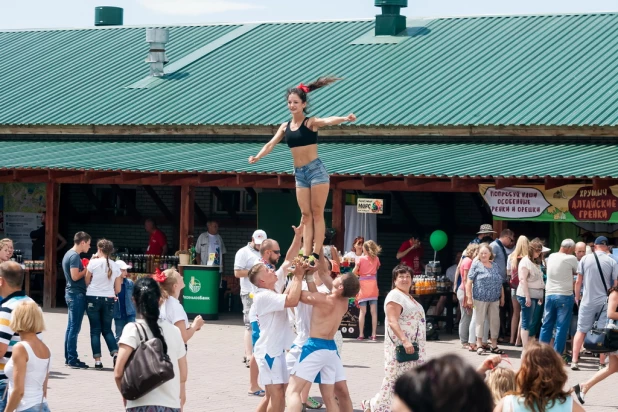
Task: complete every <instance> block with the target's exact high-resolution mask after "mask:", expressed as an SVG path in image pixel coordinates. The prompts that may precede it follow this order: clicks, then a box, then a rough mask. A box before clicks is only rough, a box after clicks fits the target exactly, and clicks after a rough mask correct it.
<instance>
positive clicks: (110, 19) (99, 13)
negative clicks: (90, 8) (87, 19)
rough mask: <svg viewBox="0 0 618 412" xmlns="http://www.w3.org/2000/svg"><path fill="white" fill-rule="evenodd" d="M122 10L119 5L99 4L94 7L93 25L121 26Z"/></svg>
mask: <svg viewBox="0 0 618 412" xmlns="http://www.w3.org/2000/svg"><path fill="white" fill-rule="evenodd" d="M122 20H123V10H122V8H121V7H109V6H100V7H95V8H94V25H95V26H122Z"/></svg>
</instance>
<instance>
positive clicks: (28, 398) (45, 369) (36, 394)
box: [4, 342, 51, 412]
mask: <svg viewBox="0 0 618 412" xmlns="http://www.w3.org/2000/svg"><path fill="white" fill-rule="evenodd" d="M17 345H22V346H23V347H24V348H25V349H26V351H27V352H28V363H27V364H26V380H25V382H24V397H23V398H22V399H21V402H19V405H18V406H17V409H16V411H17V412H19V411H24V410H26V409H29V408H32V407H33V406H36V405H39V404H40V403H42V402H45V399H44V398H43V384H44V383H45V379H46V378H47V374H48V373H49V365H50V363H51V358H47V359H41V358H39V357H37V356H36V355H35V354H34V351H33V350H32V348H31V347H30V344H29V343H28V342H18V343H17V344H15V346H17ZM14 352H15V351H14V350H13V353H14ZM13 368H14V366H13V358H11V359H9V361H8V362H7V363H6V365H5V367H4V373H5V374H6V376H7V378H8V379H9V390H8V393H7V398H6V399H7V401H8V398H9V396H11V392H13V385H14V383H13Z"/></svg>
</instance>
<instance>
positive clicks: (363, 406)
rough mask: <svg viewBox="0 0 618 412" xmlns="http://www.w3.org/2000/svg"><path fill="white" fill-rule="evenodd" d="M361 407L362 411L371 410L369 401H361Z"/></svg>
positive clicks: (367, 411) (369, 411)
mask: <svg viewBox="0 0 618 412" xmlns="http://www.w3.org/2000/svg"><path fill="white" fill-rule="evenodd" d="M361 409H362V410H363V412H371V406H370V402H369V401H366V400H365V401H361Z"/></svg>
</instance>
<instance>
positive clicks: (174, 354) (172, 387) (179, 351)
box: [118, 319, 187, 409]
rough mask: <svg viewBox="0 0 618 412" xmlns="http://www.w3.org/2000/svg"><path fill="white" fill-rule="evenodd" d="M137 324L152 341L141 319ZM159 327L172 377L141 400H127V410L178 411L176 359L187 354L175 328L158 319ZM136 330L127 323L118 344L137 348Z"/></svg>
mask: <svg viewBox="0 0 618 412" xmlns="http://www.w3.org/2000/svg"><path fill="white" fill-rule="evenodd" d="M137 323H139V324H140V325H143V326H144V329H146V334H147V335H148V337H147V338H146V339H152V332H151V331H150V328H149V327H148V325H147V324H146V322H144V320H143V319H138V320H137ZM159 326H160V327H161V330H162V332H163V338H164V339H165V343H166V344H167V354H168V356H169V357H170V359H171V361H172V364H173V366H174V377H173V378H172V379H170V380H169V381H167V382H165V383H164V384H162V385H161V386H159V387H158V388H156V389H154V390H153V391H151V392H148V393H147V394H146V395H144V396H142V397H141V398H138V399H136V400H134V401H130V400H127V409H128V408H136V407H138V406H149V405H157V406H164V407H166V408H172V409H180V370H179V369H178V359H181V358H183V357H184V356H185V355H186V354H187V351H186V349H185V343H184V341H183V340H182V335H181V334H180V331H179V330H178V328H177V327H176V326H174V325H172V324H170V323H168V322H166V321H164V320H162V319H159ZM136 328H137V326H135V324H134V323H127V325H126V326H125V327H124V329H123V330H122V336H121V337H120V340H119V341H118V343H120V344H125V345H128V346H130V347H132V348H133V349H135V348H137V346H138V345H139V342H140V339H139V335H138V332H137V329H136ZM140 333H142V336H143V331H142V329H141V326H140Z"/></svg>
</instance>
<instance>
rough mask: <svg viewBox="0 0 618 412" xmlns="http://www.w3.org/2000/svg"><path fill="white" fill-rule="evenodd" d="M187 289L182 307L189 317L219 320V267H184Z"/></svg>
mask: <svg viewBox="0 0 618 412" xmlns="http://www.w3.org/2000/svg"><path fill="white" fill-rule="evenodd" d="M182 268H183V276H184V281H185V288H184V289H183V291H182V292H183V301H182V305H183V307H184V309H185V312H187V315H189V316H197V315H202V318H204V319H205V320H216V319H219V285H220V283H221V274H220V273H219V266H203V265H183V266H182Z"/></svg>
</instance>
